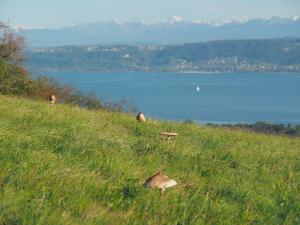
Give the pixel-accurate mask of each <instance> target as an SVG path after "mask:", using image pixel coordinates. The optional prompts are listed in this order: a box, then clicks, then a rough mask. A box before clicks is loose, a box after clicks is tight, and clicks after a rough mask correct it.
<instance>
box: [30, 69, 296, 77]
mask: <svg viewBox="0 0 300 225" xmlns="http://www.w3.org/2000/svg"><path fill="white" fill-rule="evenodd" d="M29 69H30V68H29ZM30 70H33V71H41V72H74V73H76V72H79V73H80V72H88V73H89V72H91V73H149V74H156V73H176V74H180V73H181V74H220V75H222V74H226V73H234V74H240V73H245V74H253V73H265V74H280V73H285V74H289V75H290V74H291V75H300V71H296V72H291V71H255V72H254V71H143V70H140V71H139V70H135V71H130V70H129V71H124V70H109V71H107V70H66V69H62V70H60V69H50V68H47V69H44V68H35V69H30Z"/></svg>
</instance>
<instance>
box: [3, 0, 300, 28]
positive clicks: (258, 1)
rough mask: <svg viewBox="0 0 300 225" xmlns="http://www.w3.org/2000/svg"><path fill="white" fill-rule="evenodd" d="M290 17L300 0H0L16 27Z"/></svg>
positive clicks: (5, 18)
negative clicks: (118, 21) (134, 21)
mask: <svg viewBox="0 0 300 225" xmlns="http://www.w3.org/2000/svg"><path fill="white" fill-rule="evenodd" d="M174 15H176V16H181V17H183V18H184V19H186V20H198V19H209V20H212V19H218V20H224V19H232V18H241V19H249V18H256V17H260V18H269V17H272V16H279V17H292V16H299V15H300V0H147V1H146V0H122V1H121V0H107V1H103V0H0V20H2V21H6V22H9V24H10V25H12V26H16V25H18V24H24V25H28V26H46V27H61V26H64V25H69V24H72V23H80V22H98V21H108V20H112V19H118V20H121V21H132V20H136V19H144V20H146V21H149V22H158V21H162V20H164V19H166V18H168V17H170V16H174Z"/></svg>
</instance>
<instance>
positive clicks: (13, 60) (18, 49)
mask: <svg viewBox="0 0 300 225" xmlns="http://www.w3.org/2000/svg"><path fill="white" fill-rule="evenodd" d="M24 50H25V39H24V38H23V37H19V36H17V35H16V33H15V32H13V31H12V30H11V29H10V28H9V26H8V25H7V24H5V23H3V22H1V21H0V60H3V61H4V62H6V63H10V64H20V63H22V62H23V61H24V60H25V59H26V58H25V56H24Z"/></svg>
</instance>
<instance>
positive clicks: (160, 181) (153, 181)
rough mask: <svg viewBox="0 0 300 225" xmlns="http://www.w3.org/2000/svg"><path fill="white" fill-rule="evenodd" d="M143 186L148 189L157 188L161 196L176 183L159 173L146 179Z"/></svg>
mask: <svg viewBox="0 0 300 225" xmlns="http://www.w3.org/2000/svg"><path fill="white" fill-rule="evenodd" d="M144 185H145V186H146V187H149V188H158V189H159V190H160V194H162V193H163V192H164V191H165V190H166V189H167V188H170V187H174V186H176V185H177V182H176V181H175V180H173V179H170V178H169V177H168V176H167V175H165V174H163V173H162V172H160V171H159V172H158V173H156V174H155V175H153V176H151V177H150V178H148V179H147V180H146V181H145V183H144Z"/></svg>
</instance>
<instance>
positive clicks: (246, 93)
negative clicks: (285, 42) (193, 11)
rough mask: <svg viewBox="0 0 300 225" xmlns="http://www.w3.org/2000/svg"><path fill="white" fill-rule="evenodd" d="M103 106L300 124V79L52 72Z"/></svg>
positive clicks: (203, 118) (168, 115) (174, 116)
mask: <svg viewBox="0 0 300 225" xmlns="http://www.w3.org/2000/svg"><path fill="white" fill-rule="evenodd" d="M46 74H47V75H48V76H51V77H55V78H57V79H58V80H59V81H61V82H63V83H65V84H73V85H75V86H76V87H78V88H79V89H80V90H82V91H84V92H90V91H93V92H95V93H96V94H97V95H98V96H99V97H101V98H102V99H103V100H105V101H116V100H119V99H121V98H124V97H126V98H128V99H130V101H131V102H132V103H133V104H134V105H135V106H136V107H137V108H138V109H139V110H140V111H142V112H144V113H145V115H146V116H148V117H154V118H161V119H168V120H180V121H182V120H186V119H192V120H194V121H197V122H201V123H203V122H204V123H206V122H215V123H236V122H250V123H251V122H255V121H260V120H263V121H269V122H273V123H294V124H300V74H267V73H266V74H265V73H251V74H249V73H245V74H242V73H239V74H237V73H219V74H200V73H193V74H191V73H144V72H53V71H47V72H46Z"/></svg>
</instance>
